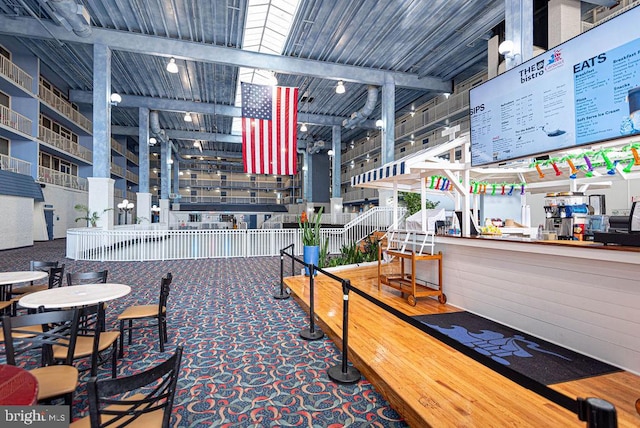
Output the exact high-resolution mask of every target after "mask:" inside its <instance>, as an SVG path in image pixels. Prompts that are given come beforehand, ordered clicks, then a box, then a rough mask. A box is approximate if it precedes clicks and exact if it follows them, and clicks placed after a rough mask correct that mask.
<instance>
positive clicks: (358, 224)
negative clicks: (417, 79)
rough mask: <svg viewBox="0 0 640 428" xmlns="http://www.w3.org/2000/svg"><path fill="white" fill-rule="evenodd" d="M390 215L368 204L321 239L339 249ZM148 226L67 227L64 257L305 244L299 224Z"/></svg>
mask: <svg viewBox="0 0 640 428" xmlns="http://www.w3.org/2000/svg"><path fill="white" fill-rule="evenodd" d="M392 216H393V210H392V209H390V208H381V207H377V208H374V209H371V210H369V211H367V212H366V213H365V214H364V215H362V216H360V217H359V221H352V222H350V223H348V225H345V227H339V228H324V229H321V230H320V235H321V242H325V240H326V241H327V243H328V247H327V250H328V252H329V253H332V254H336V253H339V252H340V250H341V249H342V246H343V245H346V244H349V243H352V242H355V241H359V240H360V239H362V238H364V237H365V236H367V235H369V234H371V233H372V232H373V231H375V230H386V228H387V226H388V225H389V224H391V219H392ZM149 226H152V227H149ZM149 226H142V225H131V226H129V227H118V228H117V229H115V230H103V229H97V228H78V229H69V230H67V257H69V258H71V259H75V260H94V261H150V260H177V259H203V258H222V257H261V256H277V255H279V254H280V253H279V251H280V249H281V248H284V247H286V246H287V245H289V244H292V243H293V244H294V245H295V248H297V249H299V250H300V251H302V248H303V246H302V236H301V231H300V229H299V228H293V229H248V230H246V229H245V230H240V229H237V230H233V229H231V230H218V229H200V230H166V229H158V228H157V227H158V226H156V225H149ZM165 227H166V226H165Z"/></svg>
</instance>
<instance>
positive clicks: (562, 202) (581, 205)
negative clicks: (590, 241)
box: [544, 192, 589, 240]
mask: <svg viewBox="0 0 640 428" xmlns="http://www.w3.org/2000/svg"><path fill="white" fill-rule="evenodd" d="M544 212H545V216H546V221H545V230H546V231H548V232H555V233H556V236H557V237H558V239H565V240H568V239H575V240H582V238H583V236H584V233H585V231H586V226H587V217H588V214H589V209H588V207H587V197H586V196H584V194H583V193H580V192H561V193H547V195H546V197H545V204H544Z"/></svg>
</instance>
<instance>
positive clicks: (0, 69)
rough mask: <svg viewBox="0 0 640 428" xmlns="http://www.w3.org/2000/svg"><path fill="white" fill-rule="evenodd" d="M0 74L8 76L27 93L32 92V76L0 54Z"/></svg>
mask: <svg viewBox="0 0 640 428" xmlns="http://www.w3.org/2000/svg"><path fill="white" fill-rule="evenodd" d="M0 74H2V75H4V76H6V77H7V78H9V80H11V81H13V82H15V83H16V84H17V85H19V86H21V87H22V88H23V89H25V90H26V91H27V92H29V93H33V89H32V88H33V77H31V75H30V74H29V73H27V72H26V71H24V70H23V69H21V68H20V67H18V66H17V65H15V64H14V63H13V62H11V61H9V59H8V58H6V57H5V56H3V55H0Z"/></svg>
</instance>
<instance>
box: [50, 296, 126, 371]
mask: <svg viewBox="0 0 640 428" xmlns="http://www.w3.org/2000/svg"><path fill="white" fill-rule="evenodd" d="M78 311H79V317H78V319H79V325H78V328H77V332H76V333H77V336H76V338H75V346H74V351H73V355H72V360H79V359H84V358H90V365H89V367H88V369H90V370H91V376H96V375H97V373H98V366H101V365H103V364H105V363H106V362H108V361H111V377H113V378H115V377H116V374H117V373H116V371H117V368H118V337H119V336H120V332H118V331H104V325H105V321H104V320H105V311H104V303H102V302H101V303H98V304H97V305H90V306H85V307H83V308H80V309H78ZM65 354H66V352H65V349H64V347H62V346H54V347H53V358H54V360H58V361H60V360H64V359H65V358H66V355H65ZM81 371H84V370H81Z"/></svg>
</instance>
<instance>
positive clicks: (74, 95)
mask: <svg viewBox="0 0 640 428" xmlns="http://www.w3.org/2000/svg"><path fill="white" fill-rule="evenodd" d="M121 96H122V101H121V102H119V103H118V107H129V108H140V107H143V108H148V109H149V110H159V111H175V112H187V111H188V112H190V113H204V114H216V115H221V116H231V117H241V116H242V108H241V107H235V106H229V105H224V104H212V103H200V102H197V101H186V100H172V99H168V98H154V97H142V96H138V95H121ZM69 100H70V101H71V102H74V103H77V104H91V103H92V102H93V93H92V92H90V91H80V90H77V89H72V90H70V91H69ZM344 119H346V117H341V116H327V115H322V114H309V113H298V122H300V123H302V122H304V123H306V124H309V125H323V126H334V125H341V124H342V121H343V120H344ZM369 122H370V123H369ZM369 122H366V123H363V124H362V126H359V128H365V129H373V128H375V121H369Z"/></svg>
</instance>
